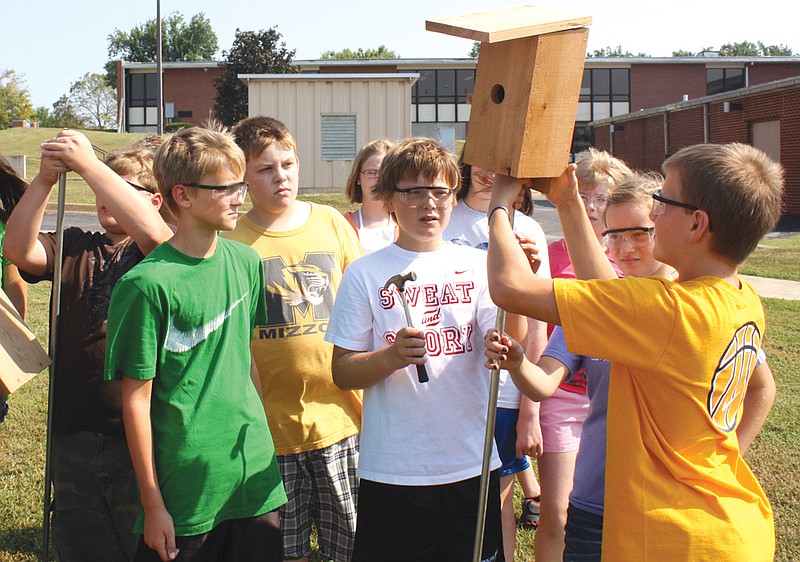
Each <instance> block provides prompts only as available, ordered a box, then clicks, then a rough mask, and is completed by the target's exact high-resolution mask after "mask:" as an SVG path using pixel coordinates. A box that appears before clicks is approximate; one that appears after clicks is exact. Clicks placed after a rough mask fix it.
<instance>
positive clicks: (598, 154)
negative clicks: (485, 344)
mask: <svg viewBox="0 0 800 562" xmlns="http://www.w3.org/2000/svg"><path fill="white" fill-rule="evenodd" d="M575 164H576V165H577V166H578V168H577V170H575V175H576V176H577V178H578V185H580V186H581V187H585V188H595V187H597V186H598V185H599V184H601V183H604V182H607V183H609V184H611V187H613V186H616V185H617V184H619V183H620V182H621V181H622V180H624V179H625V177H626V176H627V175H629V174H631V173H633V172H632V170H631V169H630V168H629V167H628V165H627V164H625V162H623V161H622V160H620V159H619V158H615V157H614V156H612V155H611V154H609V153H608V152H606V151H604V150H603V151H600V150H597V149H595V148H589V149H588V150H584V151H583V152H580V153H578V155H577V156H576V157H575Z"/></svg>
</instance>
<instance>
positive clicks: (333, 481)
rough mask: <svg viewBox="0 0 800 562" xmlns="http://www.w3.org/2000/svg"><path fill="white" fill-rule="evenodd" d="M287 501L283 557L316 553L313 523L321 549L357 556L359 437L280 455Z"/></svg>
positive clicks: (339, 556) (343, 558)
mask: <svg viewBox="0 0 800 562" xmlns="http://www.w3.org/2000/svg"><path fill="white" fill-rule="evenodd" d="M278 465H279V466H280V469H281V475H282V477H283V485H284V487H285V488H286V495H287V497H288V500H289V501H288V502H287V503H286V504H285V505H284V506H283V507H281V508H280V514H281V532H282V533H283V556H284V558H302V557H304V556H308V555H309V554H310V553H311V542H310V541H311V524H312V521H313V522H314V523H315V524H316V526H317V534H318V542H319V550H320V553H321V554H322V555H323V556H324V557H325V559H326V560H336V561H337V562H347V561H349V560H350V558H351V557H352V555H353V541H354V539H355V533H356V504H357V501H356V500H357V497H356V495H357V492H358V479H357V478H356V468H357V467H358V435H353V436H351V437H348V438H346V439H342V440H341V441H339V442H338V443H334V444H333V445H331V446H330V447H326V448H324V449H319V450H316V451H306V452H303V453H296V454H293V455H279V456H278Z"/></svg>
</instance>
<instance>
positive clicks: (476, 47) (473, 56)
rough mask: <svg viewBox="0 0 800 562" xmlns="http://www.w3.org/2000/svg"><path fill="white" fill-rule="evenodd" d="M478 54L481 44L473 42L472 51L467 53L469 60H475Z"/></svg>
mask: <svg viewBox="0 0 800 562" xmlns="http://www.w3.org/2000/svg"><path fill="white" fill-rule="evenodd" d="M479 54H481V42H480V41H475V42H474V43H473V44H472V49H471V50H470V52H469V58H471V59H477V58H478V55H479Z"/></svg>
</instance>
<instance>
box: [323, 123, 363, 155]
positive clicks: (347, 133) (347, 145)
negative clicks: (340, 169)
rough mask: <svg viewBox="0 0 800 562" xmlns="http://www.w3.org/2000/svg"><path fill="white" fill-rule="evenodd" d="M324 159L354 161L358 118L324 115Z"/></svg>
mask: <svg viewBox="0 0 800 562" xmlns="http://www.w3.org/2000/svg"><path fill="white" fill-rule="evenodd" d="M321 123H322V159H323V160H353V159H354V158H355V156H356V116H355V115H354V114H341V113H339V114H327V115H326V114H322V115H321Z"/></svg>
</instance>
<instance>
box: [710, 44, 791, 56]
mask: <svg viewBox="0 0 800 562" xmlns="http://www.w3.org/2000/svg"><path fill="white" fill-rule="evenodd" d="M719 54H720V56H722V57H791V56H792V55H793V53H792V49H790V48H789V47H787V46H786V45H764V43H762V42H761V41H756V42H755V43H751V42H750V41H742V42H741V43H725V44H724V45H723V46H722V47H720V49H719Z"/></svg>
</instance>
